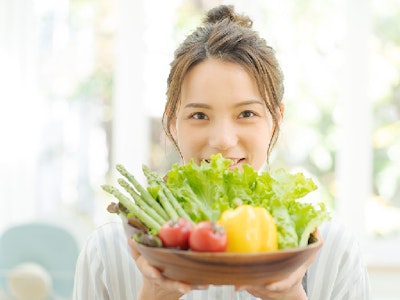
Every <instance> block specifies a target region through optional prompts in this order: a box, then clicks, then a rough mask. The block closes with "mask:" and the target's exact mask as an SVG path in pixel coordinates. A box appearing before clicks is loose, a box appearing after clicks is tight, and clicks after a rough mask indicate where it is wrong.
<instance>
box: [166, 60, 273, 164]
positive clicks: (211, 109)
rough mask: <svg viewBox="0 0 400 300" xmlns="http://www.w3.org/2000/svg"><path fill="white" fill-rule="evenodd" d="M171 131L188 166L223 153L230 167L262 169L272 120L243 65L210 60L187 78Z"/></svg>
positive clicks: (197, 67)
mask: <svg viewBox="0 0 400 300" xmlns="http://www.w3.org/2000/svg"><path fill="white" fill-rule="evenodd" d="M172 131H173V134H174V137H175V139H176V141H177V143H178V146H179V149H180V151H181V154H182V157H183V160H184V162H185V163H187V162H189V160H190V159H194V161H195V162H196V163H197V164H200V162H201V161H202V160H208V159H209V158H210V156H211V155H212V154H216V153H221V154H222V156H223V157H225V158H229V159H231V160H232V161H233V164H232V166H231V168H235V167H239V169H241V168H242V165H243V164H250V165H252V166H253V167H254V168H255V169H257V170H258V169H260V168H261V167H262V166H263V165H264V163H265V161H266V159H267V153H268V145H269V143H270V140H271V137H272V132H273V122H272V119H271V115H270V113H269V112H268V110H267V108H266V105H265V103H264V101H263V99H262V98H261V95H260V93H259V91H258V88H257V84H256V82H255V80H254V79H253V78H252V77H251V76H250V75H249V74H248V73H247V72H246V71H245V69H244V68H243V67H241V66H240V65H239V64H235V63H230V62H224V61H220V60H216V59H208V60H206V61H204V62H202V63H200V64H198V65H196V66H195V67H193V68H192V69H191V70H190V71H189V72H188V74H187V75H186V77H185V79H184V81H183V84H182V91H181V100H180V105H179V109H178V111H177V114H176V119H175V120H174V122H173V123H172Z"/></svg>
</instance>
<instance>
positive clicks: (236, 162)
mask: <svg viewBox="0 0 400 300" xmlns="http://www.w3.org/2000/svg"><path fill="white" fill-rule="evenodd" d="M225 158H226V159H229V160H231V161H232V164H231V165H230V166H229V170H234V169H235V168H240V166H241V165H242V164H243V161H244V160H245V158H231V157H225ZM204 161H206V162H207V163H210V159H205V160H204Z"/></svg>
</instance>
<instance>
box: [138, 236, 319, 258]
mask: <svg viewBox="0 0 400 300" xmlns="http://www.w3.org/2000/svg"><path fill="white" fill-rule="evenodd" d="M314 239H315V240H314V241H313V242H312V243H311V244H308V245H307V246H303V247H296V248H288V249H281V250H274V251H265V252H200V251H192V250H181V249H176V248H165V247H150V246H146V245H144V244H140V243H138V242H136V241H134V242H135V244H136V245H137V246H138V248H139V249H138V250H139V252H140V250H141V249H147V250H151V251H153V253H154V252H159V253H166V254H174V255H182V256H194V257H220V258H229V257H238V256H239V257H262V256H273V255H277V254H278V255H280V254H291V253H298V252H302V251H305V250H310V249H313V248H319V247H321V246H322V241H321V239H318V238H317V237H316V236H314ZM144 251H146V250H144Z"/></svg>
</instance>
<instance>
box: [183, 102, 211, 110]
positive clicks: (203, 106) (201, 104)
mask: <svg viewBox="0 0 400 300" xmlns="http://www.w3.org/2000/svg"><path fill="white" fill-rule="evenodd" d="M190 107H193V108H207V109H210V108H211V106H210V105H208V104H205V103H197V102H192V103H188V104H186V105H185V106H184V108H190Z"/></svg>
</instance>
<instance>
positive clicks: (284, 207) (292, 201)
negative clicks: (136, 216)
mask: <svg viewBox="0 0 400 300" xmlns="http://www.w3.org/2000/svg"><path fill="white" fill-rule="evenodd" d="M231 163H232V162H231V160H229V159H225V158H223V157H222V156H221V155H220V154H216V155H213V156H212V157H211V159H210V161H209V162H205V161H203V162H202V163H201V164H200V165H197V164H196V163H194V161H190V162H189V163H188V164H185V165H178V164H175V165H173V166H172V168H171V170H170V171H169V172H168V173H167V176H166V184H167V186H168V188H169V189H170V190H171V192H172V193H173V195H174V196H175V197H176V198H177V200H178V201H179V202H180V204H181V205H182V207H183V208H184V210H185V211H186V212H187V213H188V214H189V215H190V217H191V218H192V220H193V221H194V222H200V221H203V220H212V221H216V220H218V219H219V217H220V215H221V213H222V212H223V211H224V210H226V209H229V208H235V207H236V206H238V205H240V204H250V205H253V206H261V207H264V208H266V209H267V210H268V211H269V212H270V213H271V214H272V216H273V217H274V220H275V223H276V225H277V229H278V244H279V245H278V246H279V249H287V248H294V247H301V246H306V245H307V243H308V239H309V237H310V234H311V233H312V232H313V231H314V230H315V229H316V228H317V227H319V226H320V225H321V224H322V223H323V222H324V221H326V220H328V219H329V218H330V214H329V212H328V210H327V208H326V206H325V205H324V204H323V203H318V204H312V203H307V202H301V201H299V199H301V198H303V197H305V196H306V195H307V194H309V193H310V192H312V191H314V190H316V189H317V186H316V185H315V183H314V182H313V180H312V179H311V178H306V177H305V176H304V175H303V174H302V173H295V174H292V173H289V172H287V171H286V170H284V169H278V170H276V171H274V172H261V173H259V172H257V171H256V170H254V169H253V168H252V167H251V166H249V165H245V166H243V170H242V171H239V170H238V169H235V170H230V169H229V166H230V165H231Z"/></svg>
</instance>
